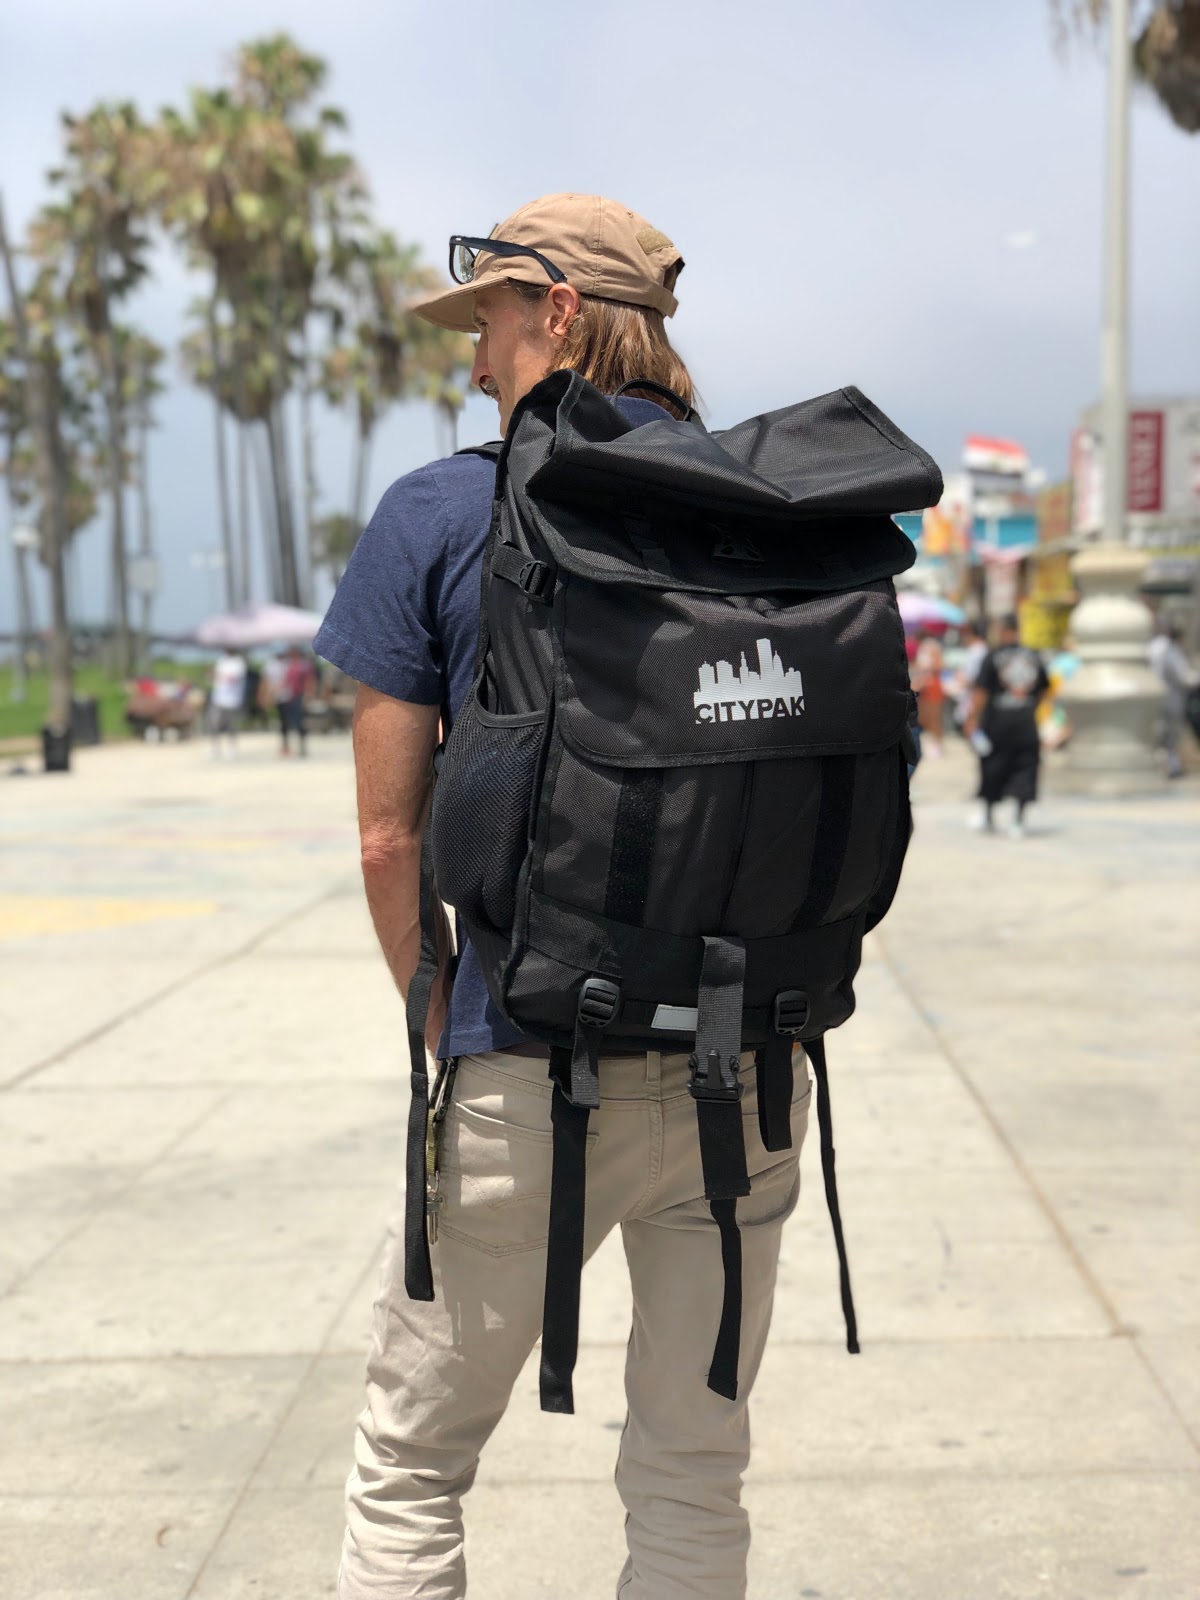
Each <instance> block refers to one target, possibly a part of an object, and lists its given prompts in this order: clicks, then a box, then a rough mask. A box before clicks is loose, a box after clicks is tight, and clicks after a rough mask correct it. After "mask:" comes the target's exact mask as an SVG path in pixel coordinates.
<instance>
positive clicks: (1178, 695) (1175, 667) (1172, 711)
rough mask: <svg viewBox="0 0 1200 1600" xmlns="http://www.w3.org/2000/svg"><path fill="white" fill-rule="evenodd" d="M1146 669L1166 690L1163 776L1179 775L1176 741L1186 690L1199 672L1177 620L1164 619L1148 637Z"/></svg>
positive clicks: (1197, 680) (1194, 684) (1180, 763)
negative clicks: (1186, 648)
mask: <svg viewBox="0 0 1200 1600" xmlns="http://www.w3.org/2000/svg"><path fill="white" fill-rule="evenodd" d="M1146 657H1147V660H1148V661H1149V663H1150V670H1151V672H1153V673H1154V675H1155V677H1156V678H1158V679H1159V681H1160V682H1161V683H1162V686H1163V688H1164V689H1165V690H1166V695H1165V698H1164V700H1163V709H1162V736H1161V737H1162V744H1163V746H1164V748H1165V749H1166V752H1167V777H1168V778H1182V777H1183V757H1182V755H1181V754H1180V750H1179V745H1180V740H1181V739H1182V737H1183V727H1184V723H1185V721H1186V719H1187V699H1188V692H1189V691H1190V690H1192V689H1195V688H1196V687H1198V686H1200V672H1197V671H1196V669H1195V667H1193V666H1192V664H1191V662H1190V661H1189V660H1188V658H1187V652H1186V651H1185V650H1184V648H1183V630H1182V629H1181V628H1180V627H1179V625H1178V623H1175V622H1165V623H1162V624H1161V625H1160V627H1159V630H1158V632H1157V633H1156V634H1155V636H1154V638H1153V639H1151V641H1150V644H1149V647H1148V649H1147V651H1146Z"/></svg>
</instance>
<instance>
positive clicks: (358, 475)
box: [350, 417, 375, 533]
mask: <svg viewBox="0 0 1200 1600" xmlns="http://www.w3.org/2000/svg"><path fill="white" fill-rule="evenodd" d="M374 442H375V427H374V424H373V423H367V422H364V421H363V420H362V418H361V417H360V418H359V423H358V427H357V429H356V431H355V435H354V460H353V464H352V466H351V470H350V515H351V516H352V517H353V518H354V526H355V528H356V529H357V530H358V531H359V532H360V533H361V532H362V528H363V524H364V519H365V517H366V511H367V477H368V474H369V472H370V467H371V446H372V445H373V444H374Z"/></svg>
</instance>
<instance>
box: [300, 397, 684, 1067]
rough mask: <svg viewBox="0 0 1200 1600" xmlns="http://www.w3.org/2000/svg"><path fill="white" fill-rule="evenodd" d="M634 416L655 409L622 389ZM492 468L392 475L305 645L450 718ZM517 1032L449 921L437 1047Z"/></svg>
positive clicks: (461, 463)
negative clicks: (454, 950) (451, 933)
mask: <svg viewBox="0 0 1200 1600" xmlns="http://www.w3.org/2000/svg"><path fill="white" fill-rule="evenodd" d="M617 405H618V406H619V407H620V409H621V411H622V413H623V414H624V415H625V417H626V418H627V419H628V421H630V422H632V423H633V424H634V425H635V426H641V424H643V423H646V422H653V421H655V420H656V419H661V418H662V416H663V411H662V408H661V407H660V406H658V405H656V404H655V403H654V401H652V400H637V399H633V398H630V397H627V396H622V398H621V399H620V400H618V401H617ZM495 482H496V468H495V464H494V462H492V461H489V460H488V459H487V458H486V457H484V456H474V455H460V456H449V457H447V458H446V460H444V461H434V462H431V463H430V464H429V466H427V467H420V468H419V469H418V470H417V471H416V472H410V473H409V474H408V475H407V476H406V477H403V478H400V479H398V480H397V481H396V482H395V483H394V484H393V485H392V486H391V488H390V489H389V490H388V491H387V493H386V494H385V495H384V497H383V499H382V500H381V501H380V502H379V507H378V509H377V510H376V512H375V515H374V516H373V517H372V518H371V521H370V522H369V523H368V525H367V528H366V530H365V532H364V533H363V536H362V538H361V539H360V540H359V541H358V544H357V546H356V547H355V550H354V554H353V555H352V556H351V557H350V563H349V565H348V566H347V568H346V571H345V574H344V576H343V577H342V581H341V582H340V583H339V584H338V587H337V592H336V593H335V595H334V597H333V600H332V602H331V604H330V607H329V610H328V612H327V613H326V616H325V621H324V623H323V624H322V625H321V631H320V632H319V633H318V634H317V637H316V640H315V641H314V645H313V648H314V649H315V650H316V652H317V654H318V655H319V656H322V657H324V659H325V660H326V661H332V662H333V664H334V666H336V667H340V668H341V669H342V671H343V672H345V673H347V674H348V675H349V676H350V677H351V678H355V679H357V680H358V682H359V683H365V684H367V685H369V687H370V688H372V689H378V690H379V691H380V693H381V694H389V695H391V696H393V698H395V699H396V700H407V701H410V702H411V703H413V704H416V705H422V706H445V707H446V708H447V710H448V712H449V715H450V719H451V722H453V719H454V717H455V716H457V714H458V709H459V707H460V706H461V705H462V704H463V702H464V701H465V700H466V698H467V695H468V694H469V693H470V690H471V685H472V682H473V681H474V676H475V648H476V645H477V643H478V639H479V601H480V584H481V577H482V575H481V570H480V568H481V563H482V561H483V549H484V544H485V542H486V539H487V534H488V529H489V527H490V526H491V513H492V491H493V489H494V487H495ZM521 1039H522V1035H521V1033H520V1032H519V1030H518V1029H516V1028H514V1027H513V1026H512V1024H511V1023H510V1022H507V1021H506V1020H505V1018H504V1017H503V1016H502V1015H501V1014H500V1012H499V1011H498V1010H497V1009H496V1006H495V1004H494V1003H493V1001H492V998H491V996H490V995H489V994H488V990H487V984H486V983H485V982H484V979H483V973H482V971H481V969H480V966H479V961H478V958H477V957H476V955H475V951H474V950H473V949H472V948H471V943H470V940H469V939H466V938H465V937H464V936H463V934H462V930H461V928H460V929H459V962H458V971H457V973H456V974H455V978H454V990H453V993H452V994H451V996H450V1007H449V1012H448V1015H447V1018H446V1031H445V1033H444V1034H443V1035H442V1041H441V1046H440V1049H439V1054H440V1055H455V1056H461V1055H477V1054H480V1053H482V1052H484V1051H487V1050H506V1049H508V1048H510V1047H511V1046H512V1045H514V1044H517V1043H519V1042H520V1041H521Z"/></svg>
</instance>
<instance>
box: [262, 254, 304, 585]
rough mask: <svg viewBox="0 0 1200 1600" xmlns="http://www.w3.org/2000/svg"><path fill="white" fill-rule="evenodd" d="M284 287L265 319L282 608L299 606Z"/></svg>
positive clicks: (268, 419)
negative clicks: (286, 407)
mask: <svg viewBox="0 0 1200 1600" xmlns="http://www.w3.org/2000/svg"><path fill="white" fill-rule="evenodd" d="M282 320H283V286H282V284H280V283H279V282H278V280H276V282H275V285H274V292H273V294H272V305H271V315H270V317H269V318H268V328H269V337H270V342H271V357H272V378H271V403H270V405H269V407H268V408H267V417H266V422H267V440H268V443H269V446H270V461H271V482H272V485H273V487H274V490H275V525H276V528H277V530H278V534H279V590H278V593H277V595H276V598H277V599H279V600H282V601H283V603H284V605H287V606H298V605H299V604H300V578H299V572H298V569H297V566H296V519H295V515H294V512H293V507H292V480H291V474H290V473H289V471H288V455H287V428H286V418H285V415H284V409H283V398H284V395H285V394H286V392H287V381H286V380H287V373H286V360H287V351H286V350H285V348H284V343H283V337H282V332H281V329H282Z"/></svg>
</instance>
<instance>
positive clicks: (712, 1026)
mask: <svg viewBox="0 0 1200 1600" xmlns="http://www.w3.org/2000/svg"><path fill="white" fill-rule="evenodd" d="M745 976H746V947H745V945H744V944H743V943H742V941H741V940H740V939H719V938H706V939H705V941H704V958H703V961H702V963H701V967H700V992H699V995H698V997H697V1008H696V1053H695V1055H694V1056H693V1057H692V1059H691V1063H690V1065H691V1072H692V1077H691V1082H690V1084H689V1085H688V1087H689V1089H690V1091H691V1095H692V1098H693V1099H694V1100H695V1102H696V1123H697V1127H698V1129H699V1133H700V1165H701V1168H702V1170H703V1173H704V1198H705V1199H706V1200H707V1201H708V1209H709V1210H710V1211H711V1212H712V1217H713V1221H714V1222H715V1223H716V1225H717V1229H718V1232H719V1234H720V1239H721V1267H722V1273H723V1278H724V1291H723V1294H722V1299H721V1321H720V1326H719V1327H718V1330H717V1341H716V1344H715V1346H714V1348H713V1358H712V1365H711V1366H710V1367H709V1370H708V1387H709V1388H710V1389H711V1390H712V1391H713V1392H714V1394H719V1395H723V1396H724V1397H725V1399H727V1400H736V1399H737V1375H738V1358H739V1355H740V1353H741V1341H742V1236H741V1234H740V1232H739V1231H738V1224H737V1203H738V1199H739V1197H741V1196H742V1195H747V1194H749V1193H750V1179H749V1177H748V1176H747V1174H746V1139H745V1133H744V1131H743V1128H742V1081H741V1079H740V1078H739V1076H738V1067H739V1064H740V1056H741V1050H742V991H743V986H744V983H745Z"/></svg>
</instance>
